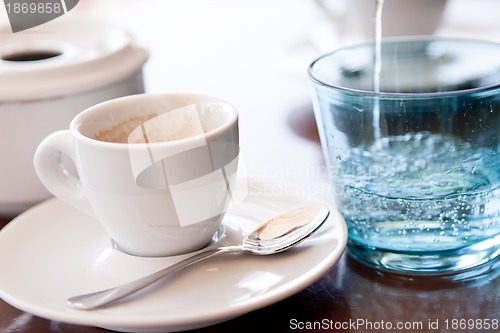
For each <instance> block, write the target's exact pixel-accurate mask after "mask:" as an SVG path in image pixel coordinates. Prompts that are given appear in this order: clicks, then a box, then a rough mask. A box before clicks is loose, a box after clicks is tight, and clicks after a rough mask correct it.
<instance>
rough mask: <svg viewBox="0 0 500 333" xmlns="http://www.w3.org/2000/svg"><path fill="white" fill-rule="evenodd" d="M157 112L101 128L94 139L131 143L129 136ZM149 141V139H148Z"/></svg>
mask: <svg viewBox="0 0 500 333" xmlns="http://www.w3.org/2000/svg"><path fill="white" fill-rule="evenodd" d="M156 116H157V115H156V114H149V115H143V116H135V117H131V118H129V119H127V120H125V121H123V122H121V123H119V124H117V125H115V126H113V127H112V128H109V129H106V130H101V131H100V132H99V133H98V134H96V135H95V136H94V139H96V140H99V141H104V142H113V143H129V136H130V133H132V132H133V131H134V130H135V129H136V128H138V127H141V126H144V123H145V122H147V121H148V120H151V119H153V118H154V117H156ZM146 142H148V141H146Z"/></svg>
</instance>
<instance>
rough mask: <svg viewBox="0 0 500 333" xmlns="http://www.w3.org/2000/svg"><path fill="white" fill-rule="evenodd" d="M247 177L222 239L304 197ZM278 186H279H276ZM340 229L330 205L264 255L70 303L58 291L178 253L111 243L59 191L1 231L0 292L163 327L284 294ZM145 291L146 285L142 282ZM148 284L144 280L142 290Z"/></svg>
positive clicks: (61, 310)
mask: <svg viewBox="0 0 500 333" xmlns="http://www.w3.org/2000/svg"><path fill="white" fill-rule="evenodd" d="M271 190H276V188H275V187H272V186H270V185H269V184H268V183H263V182H256V181H254V182H253V183H250V193H249V195H248V197H247V198H246V199H245V201H244V202H243V203H241V204H240V205H239V206H238V207H236V208H235V209H233V210H232V211H230V212H229V213H228V214H227V216H226V218H225V219H224V224H225V229H226V236H225V238H224V239H222V242H226V241H227V242H229V241H231V239H233V238H242V235H243V232H247V231H249V230H251V229H252V228H253V227H255V226H256V225H257V224H260V223H261V222H262V221H263V220H265V219H267V218H270V217H272V216H274V215H276V214H278V213H280V212H282V211H284V210H286V209H288V208H292V207H295V206H298V205H302V204H305V203H308V202H310V200H309V199H307V198H305V197H302V196H300V195H298V194H293V193H292V194H290V193H289V194H288V195H286V196H281V195H280V196H278V195H272V194H271V193H275V192H274V191H271ZM280 192H285V190H284V189H283V188H280ZM346 242H347V229H346V226H345V223H344V221H343V219H342V217H341V216H340V215H339V214H338V213H336V212H335V211H332V213H331V214H330V217H329V219H328V220H327V222H326V223H325V224H324V225H323V227H322V228H321V229H320V230H319V231H318V232H317V233H316V234H315V235H313V236H312V237H311V238H309V239H307V240H306V241H305V242H303V243H302V244H300V245H298V246H297V247H296V248H294V249H292V250H289V251H287V252H284V253H281V254H276V255H272V256H266V257H260V256H252V255H227V256H220V257H218V258H213V259H211V260H207V261H204V262H201V263H199V264H196V265H194V266H192V267H190V268H188V269H186V270H185V271H183V272H180V273H179V274H177V275H175V276H174V277H172V278H171V279H169V280H168V281H160V282H159V283H157V284H156V285H155V286H152V287H150V289H151V288H155V289H156V290H155V291H154V292H147V293H144V294H143V295H140V296H141V297H131V298H129V299H128V300H127V302H121V303H119V304H118V303H116V304H115V305H113V306H110V307H107V308H102V309H99V310H93V311H80V310H72V309H69V308H67V307H66V299H67V298H68V297H70V296H74V295H77V294H81V293H86V292H90V291H96V290H100V289H103V288H108V287H112V286H115V285H117V284H121V283H125V282H127V281H129V280H133V279H135V278H138V277H141V276H143V275H145V274H148V273H151V272H153V271H156V270H158V269H160V268H163V267H164V266H166V265H170V264H172V263H174V262H176V261H179V260H180V259H182V258H183V257H184V256H177V257H168V258H140V257H134V256H130V255H127V254H124V253H122V252H120V251H117V250H115V249H113V247H112V246H111V242H110V240H109V238H108V236H107V235H106V233H105V232H104V230H103V229H102V228H101V226H100V225H99V223H98V222H97V221H95V220H93V219H91V218H89V217H87V216H85V215H83V214H82V213H80V212H79V211H76V210H75V209H73V208H71V207H69V206H67V205H66V204H64V203H62V202H61V201H59V200H57V199H51V200H49V201H46V202H44V203H42V204H40V205H38V206H36V207H34V208H33V209H31V210H28V211H27V212H25V213H24V214H22V215H20V216H19V217H17V218H16V219H14V220H13V221H11V222H10V223H9V224H8V225H7V226H6V227H4V228H3V229H2V230H1V231H0V267H2V268H4V269H2V274H0V297H1V298H3V299H4V300H5V301H6V302H8V303H10V304H11V305H13V306H14V307H17V308H19V309H21V310H23V311H25V312H28V313H31V314H34V315H36V316H39V317H43V318H47V319H50V320H55V321H60V322H66V323H72V324H78V325H86V326H98V327H104V328H108V329H111V330H116V331H124V332H171V331H180V330H189V329H195V328H200V327H206V326H209V325H213V324H216V323H219V322H222V321H226V320H229V319H231V318H234V317H238V316H240V315H243V314H245V313H248V312H250V311H253V310H256V309H259V308H262V307H265V306H267V305H270V304H272V303H275V302H278V301H280V300H282V299H285V298H287V297H289V296H291V295H293V294H295V293H297V292H299V291H300V290H302V289H304V288H306V287H307V286H309V285H310V284H311V283H313V282H314V281H316V280H317V279H319V278H320V277H321V276H322V275H324V274H325V273H326V272H327V271H328V270H329V269H330V268H331V266H332V265H334V264H335V263H336V262H337V261H338V260H339V258H340V257H341V255H342V253H343V252H344V249H345V246H346ZM146 291H147V290H146ZM149 291H151V290H149Z"/></svg>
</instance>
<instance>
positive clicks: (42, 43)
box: [0, 15, 148, 103]
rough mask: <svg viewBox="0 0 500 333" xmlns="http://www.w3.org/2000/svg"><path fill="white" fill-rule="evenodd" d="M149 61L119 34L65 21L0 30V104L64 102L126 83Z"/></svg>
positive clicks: (91, 23)
mask: <svg viewBox="0 0 500 333" xmlns="http://www.w3.org/2000/svg"><path fill="white" fill-rule="evenodd" d="M147 57H148V53H147V51H146V50H145V49H143V48H141V47H138V46H137V45H135V44H134V43H133V40H132V38H131V36H130V35H129V34H128V33H127V31H125V30H124V29H122V28H119V27H116V26H113V25H111V24H109V23H107V22H103V21H100V20H97V19H95V18H89V17H84V16H78V15H65V16H64V17H60V18H57V19H56V20H53V21H50V22H48V23H46V24H43V25H41V26H38V27H36V28H33V29H30V30H26V31H23V32H18V33H12V32H11V30H10V28H9V27H8V26H6V27H0V103H1V102H7V101H28V100H36V99H46V98H53V97H57V96H66V95H69V94H74V93H78V92H82V91H88V90H95V89H99V88H100V87H102V86H105V85H109V84H112V83H114V82H118V81H120V80H123V79H126V78H128V77H130V76H131V75H133V74H134V73H136V72H138V71H139V70H141V69H142V66H143V64H144V63H145V61H146V59H147Z"/></svg>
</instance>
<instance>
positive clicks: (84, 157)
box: [34, 94, 239, 256]
mask: <svg viewBox="0 0 500 333" xmlns="http://www.w3.org/2000/svg"><path fill="white" fill-rule="evenodd" d="M66 155H67V156H68V157H69V159H68V158H66V157H65V156H66ZM238 156H239V145H238V114H237V111H236V109H235V108H234V107H233V106H232V105H230V104H228V103H226V102H224V101H222V100H220V99H217V98H214V97H209V96H202V95H192V94H139V95H133V96H128V97H122V98H117V99H114V100H110V101H107V102H103V103H100V104H97V105H95V106H93V107H90V108H88V109H86V110H85V111H83V112H81V113H80V114H78V115H77V116H76V117H75V118H74V119H73V120H72V122H71V124H70V128H69V130H62V131H58V132H55V133H52V134H51V135H49V136H48V137H47V138H45V139H44V140H43V141H42V142H41V144H40V145H39V146H38V149H37V150H36V153H35V159H34V164H35V170H36V172H37V175H38V177H39V178H40V180H41V182H42V183H43V184H44V185H45V186H46V187H47V189H48V190H49V191H50V192H52V194H54V195H55V196H56V197H58V198H59V199H61V200H63V201H65V202H67V203H68V204H70V205H72V206H74V207H76V208H78V209H79V210H81V211H83V212H85V213H87V214H89V215H91V216H93V217H95V218H96V219H98V220H99V221H100V222H101V224H102V225H103V226H104V228H105V229H106V230H107V232H108V233H109V235H110V237H111V239H112V240H113V242H114V244H115V245H116V246H117V247H118V248H119V249H121V250H122V251H124V252H126V253H129V254H132V255H137V256H169V255H177V254H182V253H186V252H190V251H194V250H197V249H200V248H202V247H203V246H205V245H206V244H207V243H209V242H210V240H211V239H212V236H213V235H214V233H215V232H216V231H217V230H218V228H219V227H220V225H221V221H222V218H223V217H224V214H225V212H226V210H227V208H228V205H229V203H230V201H231V196H232V193H234V186H235V182H236V172H237V166H238ZM70 160H71V161H72V162H73V163H74V166H76V173H77V175H74V173H75V172H74V171H73V172H71V169H72V167H73V166H72V165H71V162H70ZM73 169H74V167H73Z"/></svg>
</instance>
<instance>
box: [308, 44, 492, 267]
mask: <svg viewBox="0 0 500 333" xmlns="http://www.w3.org/2000/svg"><path fill="white" fill-rule="evenodd" d="M373 46H374V45H373V43H368V44H363V45H357V46H352V47H348V48H344V49H340V50H337V51H335V52H333V53H330V54H327V55H324V56H322V57H320V58H318V59H317V60H315V61H314V62H313V63H312V64H311V66H310V68H309V75H310V78H311V80H312V83H313V89H314V93H313V104H314V111H315V116H316V121H317V124H318V129H319V133H320V137H321V143H322V147H323V151H324V155H325V158H326V162H327V166H328V169H329V172H330V176H331V180H332V182H333V183H334V188H335V190H336V194H337V206H338V208H339V210H340V211H341V213H342V215H343V216H344V218H345V220H346V222H347V225H348V228H349V249H350V253H351V254H352V256H353V257H354V258H356V259H358V260H360V261H362V262H364V263H367V264H369V265H372V266H375V267H378V268H381V269H386V270H391V271H397V272H401V273H409V274H449V273H453V272H457V271H463V270H465V269H470V268H472V267H475V266H477V265H480V264H483V263H485V262H487V261H490V260H492V259H494V258H495V257H497V256H498V255H499V254H500V139H499V132H500V45H498V44H495V43H489V42H484V41H474V40H465V39H437V38H427V39H406V40H405V39H399V40H386V41H384V42H383V43H382V48H381V50H382V52H381V58H380V59H381V65H382V67H381V73H380V77H379V86H380V89H379V90H378V91H374V87H377V84H375V82H376V81H377V80H378V79H377V77H376V76H375V77H374V62H375V61H374V47H373Z"/></svg>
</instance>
